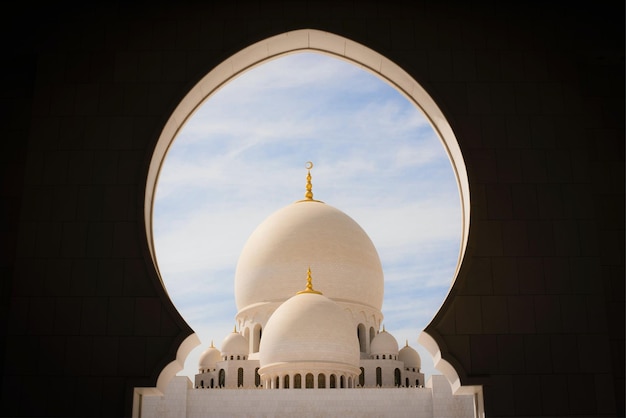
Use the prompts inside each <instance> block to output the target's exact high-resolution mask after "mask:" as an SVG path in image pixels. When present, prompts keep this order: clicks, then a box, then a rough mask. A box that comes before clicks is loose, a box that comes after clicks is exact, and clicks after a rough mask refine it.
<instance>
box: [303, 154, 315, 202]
mask: <svg viewBox="0 0 626 418" xmlns="http://www.w3.org/2000/svg"><path fill="white" fill-rule="evenodd" d="M305 167H306V169H307V175H306V193H305V194H304V200H313V191H312V190H313V184H312V183H311V169H312V168H313V163H312V162H311V161H309V162H307V163H306V165H305Z"/></svg>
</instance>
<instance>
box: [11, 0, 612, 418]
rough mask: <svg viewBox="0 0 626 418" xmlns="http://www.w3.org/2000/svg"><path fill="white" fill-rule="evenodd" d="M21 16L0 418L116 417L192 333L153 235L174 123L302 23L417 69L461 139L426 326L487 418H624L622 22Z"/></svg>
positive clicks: (248, 12)
mask: <svg viewBox="0 0 626 418" xmlns="http://www.w3.org/2000/svg"><path fill="white" fill-rule="evenodd" d="M227 3H228V4H221V3H217V2H216V3H215V4H212V3H210V4H207V5H200V4H194V5H187V6H181V5H177V6H174V5H165V4H149V3H145V4H143V5H140V4H135V5H128V4H123V3H120V4H115V3H109V4H107V5H98V4H91V5H85V6H80V7H78V8H77V7H71V8H70V7H66V6H63V5H59V4H57V5H55V6H42V7H43V8H36V7H33V8H31V9H26V8H24V7H22V8H21V9H18V10H16V11H14V12H13V14H9V13H7V14H6V15H5V20H7V21H6V22H5V23H4V24H3V27H2V34H3V37H2V42H3V50H2V72H1V77H2V78H1V80H2V92H1V93H0V97H1V98H2V99H1V102H0V103H1V105H2V108H1V109H0V110H1V114H2V122H3V124H2V126H3V130H4V134H3V136H2V138H3V141H2V147H3V148H2V151H1V152H0V161H1V162H2V165H1V167H2V188H1V189H0V194H1V196H2V206H1V212H0V213H1V216H2V217H1V219H0V221H1V225H0V228H1V237H2V238H1V240H2V253H1V257H2V258H1V264H0V272H1V277H2V282H1V286H0V292H1V293H0V297H1V305H0V306H1V307H0V312H1V314H0V333H1V337H2V344H1V345H0V358H1V359H2V381H1V385H2V386H1V393H0V413H1V414H2V415H4V416H125V415H129V414H130V413H131V406H132V391H133V388H134V387H135V386H154V385H155V383H156V379H157V377H158V375H159V373H160V371H161V370H162V369H163V367H164V366H165V365H167V364H168V363H169V362H171V361H172V360H173V359H174V357H175V354H176V349H177V348H178V346H179V344H180V343H181V341H182V340H183V339H184V338H185V337H187V336H188V335H189V334H190V333H191V332H192V330H191V329H189V327H188V326H187V325H186V323H185V322H184V320H183V319H182V318H181V317H180V316H179V314H178V313H177V312H176V310H175V309H174V308H173V306H172V305H171V303H170V301H169V299H168V297H167V295H166V293H165V292H164V290H163V288H162V287H161V285H160V282H159V278H158V275H157V272H156V270H155V267H154V266H153V265H152V262H151V260H150V255H149V251H148V245H147V241H146V237H145V231H144V230H143V225H144V220H143V192H144V187H145V181H146V175H147V167H148V164H149V162H150V158H151V155H152V150H153V149H154V145H155V143H156V139H157V138H158V136H159V134H160V131H161V129H162V128H163V126H164V124H165V122H166V121H167V119H168V117H169V116H170V114H171V113H172V111H173V110H174V108H175V107H176V105H177V104H178V103H179V101H180V100H181V99H182V97H184V95H185V94H186V93H187V92H188V91H189V90H190V89H191V87H192V86H193V85H194V84H195V83H196V82H197V81H198V80H199V79H200V78H201V77H203V76H204V75H205V74H207V73H208V72H209V71H210V70H211V69H212V68H214V67H215V66H216V65H218V64H219V63H220V62H221V61H223V60H224V59H226V58H228V57H229V56H230V55H232V54H234V53H236V52H237V51H239V50H241V49H242V48H244V47H246V46H248V45H250V44H252V43H254V42H257V41H259V40H262V39H264V38H267V37H269V36H273V35H276V34H279V33H282V32H286V31H289V30H295V29H302V28H313V29H319V30H326V31H329V32H333V33H336V34H338V35H341V36H344V37H346V38H349V39H352V40H354V41H356V42H359V43H361V44H364V45H366V46H368V47H369V48H372V49H374V50H376V51H378V52H380V53H381V54H383V55H384V56H386V57H387V58H389V59H391V60H392V61H394V62H395V63H397V64H399V65H400V66H401V67H403V68H404V69H405V70H406V71H407V72H408V73H409V74H411V75H412V76H413V77H414V78H415V79H416V80H417V81H418V82H419V83H420V84H421V85H422V86H423V87H424V88H425V89H426V90H427V91H428V92H429V93H430V95H431V96H432V97H433V98H434V99H435V101H436V102H437V103H438V105H439V106H440V107H441V109H442V110H443V112H444V114H445V115H446V116H447V118H448V120H449V122H450V125H451V126H452V128H453V129H454V131H455V132H456V136H457V138H458V141H459V145H460V147H461V150H462V152H463V155H464V157H465V162H466V165H467V171H468V176H469V184H470V193H471V195H470V199H471V219H470V236H469V244H468V249H467V255H466V257H465V259H464V261H463V264H462V267H461V271H460V273H459V277H458V278H457V281H456V283H455V285H454V287H453V289H452V291H451V293H450V296H449V297H448V299H447V300H446V302H445V303H444V305H443V307H442V309H441V310H440V312H439V313H438V314H437V315H436V316H435V318H434V320H433V322H432V323H431V324H430V325H429V326H428V328H427V330H426V331H427V332H428V333H429V334H430V335H431V336H433V337H434V338H435V339H436V341H437V342H438V344H439V346H440V348H441V351H442V355H443V357H444V358H445V359H446V360H447V361H449V362H450V363H452V364H453V365H454V366H455V368H456V370H457V372H458V374H459V375H460V376H461V381H462V383H463V384H472V385H473V384H478V385H483V387H484V400H485V411H486V413H487V416H490V417H496V416H619V415H622V416H623V414H624V20H623V17H624V7H623V4H622V5H619V4H618V5H616V6H608V5H607V4H605V5H603V6H602V8H591V6H590V5H586V6H585V8H582V7H580V6H575V5H574V4H573V3H563V4H558V3H554V2H553V3H551V6H549V7H548V6H534V5H529V3H528V2H519V4H517V5H515V4H511V3H507V4H506V5H502V4H501V3H500V2H474V3H471V4H465V3H461V2H443V3H442V4H433V3H434V2H424V3H422V2H419V1H418V2H412V3H408V2H400V1H398V2H395V1H385V2H374V1H359V2H357V1H350V2H348V1H319V2H279V1H272V2H265V1H254V2H253V1H242V2H227Z"/></svg>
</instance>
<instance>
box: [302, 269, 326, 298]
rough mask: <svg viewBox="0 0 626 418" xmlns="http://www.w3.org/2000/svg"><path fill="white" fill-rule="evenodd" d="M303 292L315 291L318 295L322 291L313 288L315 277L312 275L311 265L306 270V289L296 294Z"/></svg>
mask: <svg viewBox="0 0 626 418" xmlns="http://www.w3.org/2000/svg"><path fill="white" fill-rule="evenodd" d="M302 293H315V294H316V295H321V294H322V292H319V291H317V290H315V289H313V278H312V277H311V267H309V269H308V270H307V272H306V289H304V290H301V291H299V292H297V293H296V295H300V294H302Z"/></svg>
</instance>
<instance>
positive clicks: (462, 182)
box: [145, 30, 469, 382]
mask: <svg viewBox="0 0 626 418" xmlns="http://www.w3.org/2000/svg"><path fill="white" fill-rule="evenodd" d="M304 52H314V53H318V54H319V53H321V54H324V55H325V56H329V57H332V58H335V59H339V60H341V61H343V62H344V63H345V62H348V63H351V64H354V65H356V66H357V67H358V68H360V69H364V70H365V71H366V72H367V73H368V74H370V75H372V74H373V75H374V76H375V77H376V78H378V79H379V80H383V81H384V82H385V83H387V84H388V85H390V86H392V88H393V89H394V90H395V91H396V93H397V94H399V95H401V96H402V97H403V98H404V99H405V100H408V102H409V103H411V105H412V106H415V108H416V109H417V108H419V110H420V111H421V114H423V115H424V116H425V120H427V123H428V124H429V127H430V129H431V130H432V132H433V135H434V138H436V139H437V140H438V141H440V142H439V146H441V145H443V147H442V150H443V153H444V154H445V155H446V158H448V164H449V168H451V178H452V181H453V182H454V184H455V187H456V193H457V200H458V204H459V215H458V216H459V220H458V233H459V239H458V241H460V243H458V242H457V247H456V253H455V261H454V263H453V264H454V265H453V267H452V269H451V271H450V272H449V273H447V276H446V280H447V285H446V288H447V289H449V288H450V286H451V284H452V283H453V281H454V278H455V276H456V272H457V271H458V268H459V265H460V261H461V260H462V258H463V254H464V251H465V244H466V241H467V236H468V229H469V225H468V223H467V221H466V220H467V219H468V215H469V202H468V200H469V199H468V191H469V190H468V184H467V176H466V174H465V166H464V164H463V160H462V158H461V154H460V150H459V148H458V144H457V143H456V140H455V139H454V134H453V132H452V130H451V128H450V126H449V125H448V124H447V122H446V121H445V118H444V117H443V114H442V113H441V111H440V110H439V108H438V107H437V106H436V104H435V103H434V101H433V100H432V99H431V98H430V96H428V94H427V93H426V92H425V91H424V90H423V89H422V88H421V87H420V86H419V84H417V82H415V81H414V80H413V79H412V78H411V77H409V76H408V75H407V74H406V73H405V72H404V71H403V70H402V69H400V68H399V67H398V66H397V65H395V64H393V63H392V62H390V61H388V60H386V59H385V58H384V57H382V56H380V55H379V54H377V53H376V52H374V51H371V50H369V49H367V48H365V47H363V46H361V45H359V44H356V43H354V42H351V41H349V40H347V39H345V38H342V37H339V36H336V35H332V34H328V33H325V32H320V31H314V30H302V31H297V32H291V33H288V34H283V35H279V36H277V37H274V38H270V39H268V40H266V41H263V42H261V43H258V44H255V45H253V46H251V47H250V48H247V49H246V50H243V51H241V52H240V53H238V54H236V55H235V56H233V57H232V58H231V59H229V60H227V61H225V62H224V63H222V64H221V65H220V66H218V67H217V68H215V69H214V70H213V71H211V73H209V74H208V75H207V76H206V77H205V78H204V79H203V80H201V81H200V83H198V85H197V86H196V87H194V89H192V91H191V92H190V94H189V95H188V96H187V97H186V98H185V99H184V100H183V102H182V103H181V104H180V105H179V107H178V108H177V110H176V112H175V113H174V115H172V118H171V119H170V120H169V121H168V123H167V125H166V127H165V129H164V131H163V133H162V135H161V138H160V139H159V141H158V144H157V148H156V150H155V154H154V156H153V162H152V164H151V166H150V170H149V179H148V184H147V186H146V206H145V207H146V233H147V235H148V237H149V242H150V244H151V248H150V250H151V255H152V257H153V261H154V262H155V265H157V268H158V270H159V271H160V274H161V273H163V270H162V268H161V267H162V266H161V264H160V263H157V246H156V245H155V240H154V235H153V230H154V228H155V225H154V219H155V218H153V216H152V215H153V210H154V208H155V206H154V205H155V197H156V196H157V193H156V190H157V180H158V177H159V175H160V173H161V172H162V170H163V168H164V161H165V155H166V154H167V152H168V149H170V147H171V146H172V144H173V141H174V138H176V137H177V136H178V135H179V134H180V133H181V132H182V130H183V128H184V127H185V126H188V125H187V124H188V123H189V122H190V120H191V118H192V117H193V116H194V115H195V114H196V113H199V110H200V107H201V105H203V104H204V103H205V102H210V100H208V99H209V98H213V97H214V96H215V95H216V94H218V93H219V91H220V89H222V88H224V87H225V86H226V85H227V84H230V82H232V81H233V80H235V79H236V78H243V75H244V74H245V73H246V72H247V71H248V70H251V69H253V68H256V67H257V66H260V65H261V64H269V63H270V62H272V61H274V60H277V59H278V58H281V57H285V56H287V55H291V54H294V53H304ZM398 126H400V125H390V128H393V127H398ZM360 144H361V145H362V144H363V143H362V142H361V143H360ZM371 152H375V151H373V150H371ZM398 156H399V157H405V158H406V162H408V163H410V162H411V161H415V160H416V159H419V158H420V155H419V154H415V153H411V150H410V149H407V150H405V151H404V152H401V153H398ZM421 157H423V155H422V156H421ZM362 161H366V160H362ZM297 163H298V164H300V163H302V161H297ZM450 163H451V164H450ZM320 165H321V166H322V168H320V170H319V171H318V172H316V179H317V180H316V181H317V183H316V187H317V188H318V190H319V191H321V190H323V189H324V181H326V182H327V185H330V184H332V183H335V185H336V182H337V180H338V179H339V177H338V176H336V175H335V176H333V175H329V176H328V177H327V178H326V179H324V169H323V164H320ZM243 167H245V165H244V166H243ZM355 167H357V168H358V169H357V170H355V171H357V173H356V176H358V174H359V173H358V172H359V171H360V172H361V176H362V175H363V170H365V169H367V168H368V167H367V164H362V165H361V166H359V165H356V166H355ZM222 168H223V167H222ZM248 168H250V167H248ZM298 168H299V167H298ZM298 168H294V167H293V165H292V166H291V167H290V169H289V173H288V174H287V177H290V178H296V181H295V183H297V184H298V185H300V184H301V183H302V180H301V179H300V178H299V177H298V176H297V175H296V174H295V171H296V170H298ZM343 168H344V169H345V167H343ZM214 169H216V170H217V171H219V170H220V168H219V167H214ZM376 169H379V167H378V168H377V167H374V170H376ZM328 171H329V172H330V170H328ZM242 172H244V173H245V174H246V175H248V176H249V178H254V179H256V175H257V174H258V171H255V170H254V169H252V170H249V171H245V170H244V168H242ZM345 172H348V171H347V170H345ZM200 179H202V177H201V176H200ZM354 179H355V178H354V177H353V178H352V179H345V180H350V181H352V184H353V185H354V184H355V183H354ZM253 183H254V182H253ZM276 183H277V184H279V183H280V182H278V181H277V182H276ZM299 187H300V186H296V187H294V188H293V190H294V192H296V193H297V192H299V191H300V190H299ZM357 187H361V188H362V192H361V193H360V194H359V195H360V196H361V197H363V196H368V197H369V198H371V194H368V193H371V189H369V188H368V187H367V184H362V183H361V184H358V183H357ZM240 189H241V190H242V191H243V192H244V193H246V192H248V193H250V192H254V191H258V188H255V187H254V186H253V187H252V188H248V189H246V188H240ZM278 189H279V191H280V193H284V189H283V188H281V187H278ZM331 189H332V187H329V188H328V189H327V190H331ZM414 190H416V189H414ZM248 195H249V196H250V194H248ZM323 195H324V194H322V196H323ZM459 195H460V199H459ZM320 198H321V197H320ZM271 200H274V199H273V198H271ZM292 200H293V196H289V202H287V203H290V202H291V201H292ZM332 203H333V205H334V206H338V207H341V208H342V210H345V211H346V213H349V214H350V215H351V216H353V217H355V218H357V220H358V221H359V223H361V224H362V225H363V221H362V220H361V219H359V217H360V216H363V218H364V217H365V216H366V215H360V214H359V213H358V212H359V211H358V210H355V211H351V210H350V209H349V208H346V205H342V204H341V202H339V203H337V202H336V201H333V202H332ZM279 206H280V205H279ZM274 209H276V207H273V208H272V210H274ZM397 209H402V206H398V207H397ZM404 209H405V210H408V211H413V212H414V211H415V208H414V207H413V208H410V207H404ZM267 214H268V213H267V212H266V213H259V216H258V219H257V220H258V222H260V220H262V219H263V218H264V217H265V216H266V215H267ZM258 222H257V221H255V224H258ZM233 225H236V224H233ZM364 229H366V231H367V232H368V234H370V236H372V238H373V241H374V243H375V245H377V247H379V246H380V243H379V242H377V239H376V233H375V232H372V230H368V227H367V226H364ZM250 231H251V229H249V231H248V232H250ZM231 232H232V231H231ZM246 237H247V235H244V238H243V239H244V240H245V238H246ZM240 244H241V245H242V243H240ZM159 258H160V256H159ZM383 267H385V266H383ZM389 273H390V272H389V271H387V270H385V274H386V275H387V276H389ZM162 279H164V277H163V275H162ZM164 281H165V280H164ZM387 286H388V285H387V283H386V287H387ZM167 288H168V287H167V286H166V289H167ZM445 293H447V290H446V292H445ZM170 294H171V293H170ZM444 298H445V294H444V295H443V296H441V297H440V298H439V300H438V302H437V304H438V305H440V304H441V303H442V302H443V300H444ZM231 301H232V298H231ZM226 302H228V301H227V300H225V303H226ZM175 305H176V302H175ZM231 306H232V308H233V309H234V303H232V302H231ZM436 309H437V308H435V309H431V310H430V311H429V312H428V314H427V315H428V316H429V319H430V318H432V316H433V315H434V313H435V312H436ZM179 310H180V309H179ZM383 311H384V312H385V307H383ZM183 316H184V317H186V318H187V316H186V315H183ZM230 317H231V318H232V317H234V311H231V315H230ZM231 323H232V322H231ZM423 325H426V324H425V323H424V324H423ZM192 327H193V328H194V329H197V328H196V327H195V326H193V324H192ZM390 329H391V327H390ZM413 331H414V332H415V333H417V331H419V329H413ZM411 340H412V341H414V340H415V338H414V337H413V338H411ZM175 363H176V364H173V365H172V367H170V368H169V369H168V370H167V371H166V372H167V373H165V374H163V373H162V376H161V377H160V379H159V380H160V381H162V382H166V381H167V380H169V378H171V377H172V376H173V374H175V373H176V372H178V371H179V370H180V369H181V368H182V364H181V362H180V360H178V361H177V362H175ZM168 376H169V377H168Z"/></svg>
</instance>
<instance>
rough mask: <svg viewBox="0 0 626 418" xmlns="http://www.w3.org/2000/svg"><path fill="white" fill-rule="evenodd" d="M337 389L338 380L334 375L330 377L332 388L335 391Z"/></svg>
mask: <svg viewBox="0 0 626 418" xmlns="http://www.w3.org/2000/svg"><path fill="white" fill-rule="evenodd" d="M336 387H337V378H336V377H335V375H334V374H331V375H330V388H331V389H335V388H336Z"/></svg>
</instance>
